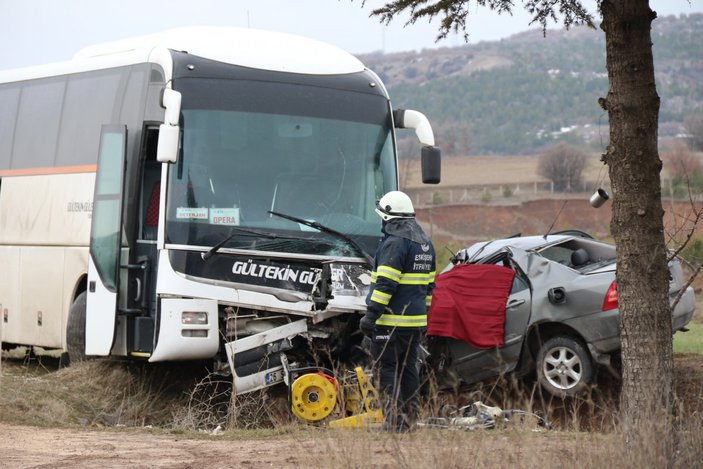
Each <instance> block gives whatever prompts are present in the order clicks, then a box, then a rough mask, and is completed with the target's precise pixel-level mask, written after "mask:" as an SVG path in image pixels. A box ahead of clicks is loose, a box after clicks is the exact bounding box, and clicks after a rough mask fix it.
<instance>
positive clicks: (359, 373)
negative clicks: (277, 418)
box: [290, 367, 383, 428]
mask: <svg viewBox="0 0 703 469" xmlns="http://www.w3.org/2000/svg"><path fill="white" fill-rule="evenodd" d="M354 374H355V376H354V377H353V378H352V379H351V380H349V381H350V382H349V383H348V384H345V385H344V386H343V394H344V413H345V415H348V417H344V418H340V419H337V420H332V421H331V422H330V423H329V427H330V428H358V427H369V426H375V425H381V424H382V423H383V410H382V409H381V401H380V399H379V395H378V391H377V390H376V388H375V387H374V386H373V384H371V380H370V379H369V377H368V376H367V375H366V373H364V370H363V369H362V368H361V367H356V368H355V369H354ZM339 388H340V387H339V383H338V381H337V380H336V379H335V378H334V377H332V376H330V375H328V374H326V373H323V372H321V371H320V372H316V373H306V374H304V375H302V376H299V377H298V378H297V379H296V380H295V381H293V384H292V385H291V390H290V393H291V394H290V397H291V410H292V411H293V414H295V416H296V417H298V418H299V419H301V420H303V421H305V422H307V423H317V422H319V421H321V420H323V419H325V418H327V417H328V416H329V415H330V414H331V413H332V412H333V411H334V408H335V405H336V403H337V394H338V392H339V390H340V389H339Z"/></svg>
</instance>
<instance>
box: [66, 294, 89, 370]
mask: <svg viewBox="0 0 703 469" xmlns="http://www.w3.org/2000/svg"><path fill="white" fill-rule="evenodd" d="M86 304H87V294H86V292H83V293H81V294H80V295H78V296H77V297H76V299H75V300H74V301H73V303H72V304H71V308H70V309H69V310H68V321H66V349H67V352H68V363H69V364H70V363H78V362H81V361H84V360H85V310H86Z"/></svg>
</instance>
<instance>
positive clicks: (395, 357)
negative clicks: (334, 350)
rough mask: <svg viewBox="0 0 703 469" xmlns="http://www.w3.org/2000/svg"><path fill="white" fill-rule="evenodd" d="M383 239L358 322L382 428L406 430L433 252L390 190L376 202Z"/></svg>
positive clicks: (414, 399) (408, 206)
mask: <svg viewBox="0 0 703 469" xmlns="http://www.w3.org/2000/svg"><path fill="white" fill-rule="evenodd" d="M376 213H378V215H379V216H380V217H381V220H382V222H383V229H382V231H383V234H384V237H383V239H382V240H381V243H380V244H379V246H378V249H377V250H376V255H375V258H374V265H373V272H372V273H371V287H370V289H369V294H368V296H367V297H366V305H367V311H366V314H365V315H364V317H363V318H362V319H361V321H360V323H359V328H360V329H361V331H362V332H363V333H364V334H365V335H367V336H369V337H370V338H371V355H372V356H373V359H374V369H378V373H379V375H378V378H379V384H380V386H379V388H380V391H381V395H382V398H383V401H384V409H383V410H384V416H385V422H384V428H385V429H387V430H389V431H408V430H409V429H410V427H411V425H412V423H413V422H414V420H415V418H416V416H417V407H418V401H419V388H420V379H419V372H418V351H419V347H420V343H421V342H422V340H423V337H424V334H425V331H426V329H427V309H428V308H429V305H430V301H431V300H432V289H433V288H434V277H435V251H434V247H433V246H432V242H431V241H430V238H429V237H428V236H427V235H426V234H425V232H424V231H423V230H422V228H421V227H420V225H419V224H418V223H417V221H416V220H415V210H414V208H413V204H412V201H411V200H410V197H408V196H407V194H405V193H403V192H399V191H392V192H388V193H387V194H385V195H384V196H383V197H382V198H381V199H380V200H379V201H378V202H376Z"/></svg>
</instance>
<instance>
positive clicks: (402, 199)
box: [376, 191, 415, 221]
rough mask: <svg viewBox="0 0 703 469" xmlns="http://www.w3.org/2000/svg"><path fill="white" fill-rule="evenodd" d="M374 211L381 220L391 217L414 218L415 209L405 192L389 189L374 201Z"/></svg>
mask: <svg viewBox="0 0 703 469" xmlns="http://www.w3.org/2000/svg"><path fill="white" fill-rule="evenodd" d="M376 213H378V216H380V217H381V219H382V220H383V221H388V220H390V219H392V218H414V217H415V209H414V208H413V203H412V201H411V200H410V197H408V195H407V194H406V193H405V192H400V191H391V192H388V193H387V194H386V195H384V196H383V197H381V200H378V201H377V202H376Z"/></svg>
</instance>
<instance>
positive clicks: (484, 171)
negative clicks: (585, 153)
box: [400, 154, 608, 189]
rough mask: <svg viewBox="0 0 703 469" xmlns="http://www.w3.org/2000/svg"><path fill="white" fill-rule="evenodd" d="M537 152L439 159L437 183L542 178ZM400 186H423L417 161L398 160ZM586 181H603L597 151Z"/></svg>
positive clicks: (512, 181) (603, 170) (604, 174)
mask: <svg viewBox="0 0 703 469" xmlns="http://www.w3.org/2000/svg"><path fill="white" fill-rule="evenodd" d="M538 164H539V156H536V155H525V156H466V157H453V158H443V159H442V182H441V183H440V184H439V186H464V185H470V184H517V183H520V184H523V183H524V184H529V183H534V182H545V181H547V179H545V178H544V177H542V176H540V175H538V174H537V165H538ZM400 174H401V176H400V179H401V186H402V187H405V188H408V189H418V188H421V187H423V184H422V179H421V177H420V161H419V160H409V161H408V160H406V161H402V162H401V164H400ZM583 178H584V180H586V181H607V179H608V171H607V167H605V166H604V165H603V163H601V162H600V155H599V154H593V155H590V156H589V158H588V161H587V165H586V168H585V170H584V172H583Z"/></svg>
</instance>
